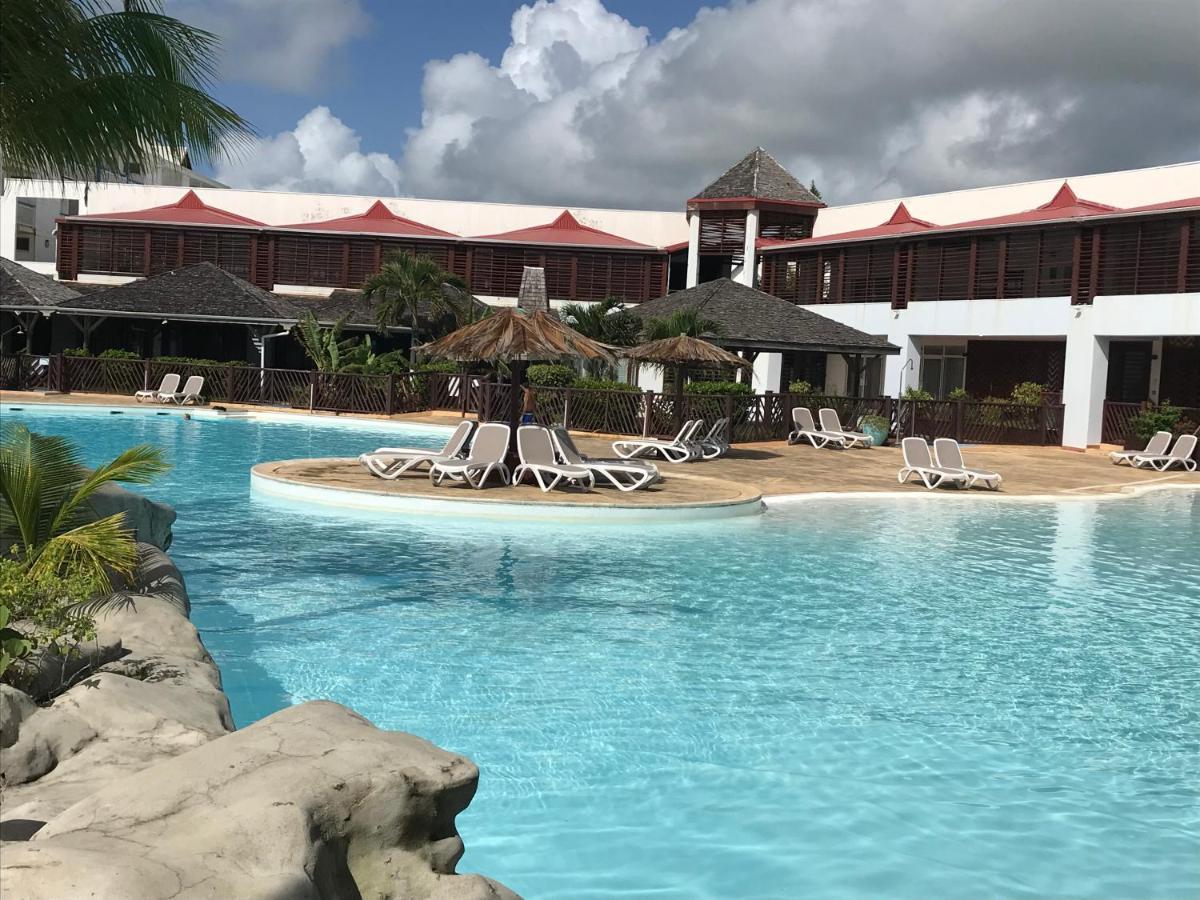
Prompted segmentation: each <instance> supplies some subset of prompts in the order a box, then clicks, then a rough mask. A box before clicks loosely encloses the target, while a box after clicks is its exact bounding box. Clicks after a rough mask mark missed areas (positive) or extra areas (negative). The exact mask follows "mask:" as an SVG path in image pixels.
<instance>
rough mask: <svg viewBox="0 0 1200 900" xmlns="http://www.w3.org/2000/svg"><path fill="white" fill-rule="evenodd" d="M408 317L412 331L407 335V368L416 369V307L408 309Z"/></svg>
mask: <svg viewBox="0 0 1200 900" xmlns="http://www.w3.org/2000/svg"><path fill="white" fill-rule="evenodd" d="M408 317H409V320H410V321H411V322H412V330H411V331H410V333H409V335H408V367H409V368H410V369H415V368H416V367H417V307H416V305H415V304H414V305H413V306H410V307H409V308H408Z"/></svg>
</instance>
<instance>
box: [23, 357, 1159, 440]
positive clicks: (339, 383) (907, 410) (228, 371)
mask: <svg viewBox="0 0 1200 900" xmlns="http://www.w3.org/2000/svg"><path fill="white" fill-rule="evenodd" d="M168 372H174V373H177V374H178V375H179V376H180V379H181V383H182V382H183V381H186V379H187V378H188V377H189V376H191V375H202V376H203V377H204V390H203V394H204V397H205V399H206V400H208V401H209V402H215V403H243V404H250V405H258V406H282V407H291V408H294V409H309V410H328V411H334V412H346V413H376V414H380V415H392V414H394V413H404V412H419V411H422V410H427V409H440V410H453V411H455V412H458V413H460V414H461V415H463V416H474V417H477V418H479V419H481V420H483V421H507V419H508V417H509V409H510V406H509V404H510V402H511V397H512V388H511V386H509V385H507V384H500V383H496V382H495V381H493V380H491V379H489V378H485V377H481V376H478V375H453V374H445V373H440V372H408V373H401V374H395V375H362V374H331V373H321V372H313V371H304V370H299V369H269V368H265V369H264V368H255V367H251V366H240V365H221V366H205V365H189V364H180V363H168V362H162V361H159V360H153V359H102V358H98V357H73V356H62V355H56V356H50V357H45V356H42V357H38V356H25V355H20V356H3V357H0V386H3V387H7V388H10V389H16V390H42V391H60V392H63V393H66V392H70V391H78V392H91V393H104V394H121V395H126V396H129V395H132V394H133V393H134V392H135V391H139V390H150V389H153V388H156V387H158V385H159V383H160V382H161V381H162V377H163V376H164V375H166V374H167V373H168ZM534 396H535V398H536V413H535V418H536V420H537V421H538V422H540V423H541V424H544V425H551V424H556V425H557V424H562V425H566V426H567V427H568V428H571V429H573V430H576V431H592V432H597V433H604V434H618V435H643V436H655V437H663V436H669V435H673V434H675V432H676V431H678V429H679V426H680V424H681V423H682V422H683V421H685V420H687V419H704V420H705V421H706V422H713V421H715V420H717V419H719V418H728V419H729V420H730V422H731V425H732V435H731V436H732V440H733V441H734V442H735V443H745V442H752V441H774V440H783V439H784V438H786V437H787V435H788V433H789V432H790V431H791V430H792V427H793V426H792V410H793V409H794V408H796V407H799V406H805V407H808V408H809V409H811V410H812V411H813V414H814V417H815V416H816V413H817V410H819V409H820V408H822V407H831V408H833V409H835V410H836V411H837V413H838V416H839V418H840V419H841V421H842V424H843V426H844V427H845V428H857V427H858V422H859V419H861V418H862V417H863V416H866V415H875V416H881V417H882V418H884V419H886V420H887V421H888V422H889V423H890V425H891V429H892V433H893V434H895V435H898V436H907V435H918V436H922V437H925V438H929V439H932V438H935V437H953V438H957V439H958V440H959V441H962V442H964V443H968V442H969V443H1003V444H1057V443H1060V442H1061V440H1062V416H1063V407H1062V404H1057V403H1047V404H1042V405H1039V406H1022V405H1018V404H1012V403H994V402H974V401H961V400H931V401H911V400H899V401H898V400H895V399H893V398H891V397H866V398H863V397H826V396H814V395H810V394H788V393H783V394H775V393H766V394H754V395H740V394H734V395H721V396H714V395H708V394H684V395H683V396H682V398H676V396H675V395H674V394H662V393H657V392H654V391H644V392H643V391H597V390H588V389H581V388H570V387H567V388H550V387H538V388H535V389H534ZM1134 406H1135V407H1136V406H1137V404H1134ZM1106 422H1107V416H1106Z"/></svg>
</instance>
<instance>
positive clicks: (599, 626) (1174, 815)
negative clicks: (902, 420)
mask: <svg viewBox="0 0 1200 900" xmlns="http://www.w3.org/2000/svg"><path fill="white" fill-rule="evenodd" d="M14 416H19V417H21V418H23V419H24V420H26V421H27V422H28V423H29V424H30V426H31V427H34V428H35V429H37V430H42V431H46V432H52V433H57V434H64V435H67V436H69V437H73V438H75V439H76V440H78V441H79V442H81V443H82V444H83V445H84V446H85V448H86V451H85V452H86V456H87V457H88V458H89V459H90V460H92V461H98V460H100V459H103V458H107V457H110V456H112V455H113V454H115V453H116V452H117V451H118V450H120V449H122V448H124V447H125V446H128V445H129V444H132V443H135V442H140V441H153V442H155V443H159V444H162V445H164V446H166V447H167V448H168V451H169V453H170V456H171V458H172V460H173V462H174V463H175V464H176V468H175V470H174V471H173V472H172V473H171V474H170V475H169V476H168V477H167V478H165V479H164V480H163V481H161V482H160V483H158V484H156V485H154V486H152V487H150V488H148V489H146V493H148V494H150V495H151V496H154V497H158V498H162V499H164V500H167V501H169V502H171V503H173V504H174V505H175V506H176V508H177V510H178V512H179V521H178V522H177V524H176V530H175V534H176V538H175V545H174V546H173V547H172V549H171V553H172V556H173V557H174V558H175V559H176V561H177V562H178V563H179V565H180V567H181V568H182V569H183V571H184V573H185V575H186V577H187V581H188V587H189V590H190V591H191V594H192V600H193V604H194V612H193V617H194V619H195V621H196V624H197V625H198V626H199V628H200V629H201V632H202V633H203V635H204V639H205V642H206V643H207V645H208V647H209V649H210V650H211V652H212V653H213V655H214V657H215V658H216V659H217V661H218V663H219V664H220V666H221V670H222V673H223V676H224V679H225V688H226V690H227V692H228V693H229V697H230V700H231V702H232V704H233V708H234V714H235V716H236V718H237V720H238V722H239V724H246V723H248V722H250V721H252V720H254V719H256V718H258V717H260V716H263V715H265V714H267V713H269V712H271V711H273V710H275V709H278V708H280V707H281V706H283V705H285V704H287V703H289V702H292V701H298V700H306V699H311V698H316V697H329V698H332V699H334V700H337V701H339V702H342V703H346V704H348V705H350V706H353V707H354V708H355V709H357V710H359V711H360V712H362V713H363V714H365V715H367V716H368V717H370V718H371V719H372V720H373V721H375V722H376V723H377V724H379V725H381V726H384V727H389V728H398V729H403V730H406V731H412V732H415V733H417V734H420V735H422V736H424V737H427V738H429V739H430V740H432V741H434V742H436V743H438V744H440V745H441V746H443V747H446V748H448V749H451V750H455V751H458V752H462V753H464V754H466V755H468V756H470V757H471V758H472V759H473V760H474V761H475V762H476V763H478V764H479V766H480V769H481V770H482V778H481V783H480V790H479V794H478V796H477V797H476V799H475V801H474V802H473V803H472V805H471V807H470V808H469V809H468V810H467V811H466V813H464V814H463V815H462V816H461V817H460V819H459V825H460V830H461V832H462V834H463V838H464V840H465V842H466V846H467V853H466V856H465V857H464V859H463V862H462V864H461V865H460V867H459V868H460V870H462V871H479V872H484V873H486V874H488V875H490V876H492V877H495V878H497V879H499V880H500V881H502V882H504V883H506V884H508V885H510V886H511V887H513V888H514V889H516V890H518V891H520V892H522V893H524V894H526V895H527V896H530V897H571V898H576V897H616V896H642V895H651V894H653V895H655V896H657V897H680V898H682V897H798V896H814V897H816V896H819V897H877V896H888V897H914V898H915V897H931V896H937V897H975V896H1004V897H1025V896H1030V897H1033V896H1038V897H1041V896H1069V897H1194V896H1196V895H1197V893H1200V553H1197V551H1196V548H1197V547H1198V546H1200V494H1197V493H1194V492H1193V493H1178V492H1172V493H1159V494H1155V495H1151V496H1148V497H1145V498H1141V499H1136V500H1121V501H1109V502H1095V501H1078V502H1072V503H1061V504H1040V503H1012V502H1009V503H1004V502H1002V501H995V500H991V499H989V498H986V497H979V498H978V502H972V503H971V504H970V505H969V506H968V505H967V504H962V503H955V504H953V505H951V504H944V503H939V502H937V499H936V498H924V499H923V500H922V501H914V502H896V501H891V502H889V501H864V500H843V501H814V502H809V503H804V504H800V505H796V506H792V507H787V508H782V509H776V510H771V511H768V513H767V514H766V515H764V516H761V517H756V518H749V519H741V520H730V521H726V522H719V523H710V524H703V523H698V524H694V525H672V526H664V525H654V526H652V527H643V528H638V527H632V526H629V525H622V526H616V527H608V528H588V527H583V526H578V527H570V528H564V527H562V526H561V525H559V526H547V525H540V526H539V525H535V524H523V523H512V522H505V523H495V524H490V523H482V522H480V521H478V520H473V521H467V520H463V521H459V522H456V521H453V520H426V521H419V520H412V521H386V520H384V521H381V520H379V519H372V518H367V517H365V516H364V517H355V516H354V515H352V514H345V515H342V514H338V513H336V512H335V511H333V510H331V509H321V510H320V511H319V512H318V513H315V514H314V513H310V512H309V511H307V510H304V509H303V508H298V507H289V506H284V505H276V504H275V503H272V502H263V501H259V500H257V499H256V500H253V501H252V500H251V499H250V497H249V468H250V466H251V464H253V463H255V462H258V461H262V460H269V459H281V458H289V457H306V456H336V455H351V454H354V453H357V452H359V451H361V450H362V449H363V448H364V447H367V448H370V447H373V446H376V445H378V444H382V443H386V444H396V443H409V442H413V443H423V444H429V445H438V444H439V443H440V440H441V439H440V436H439V435H438V434H437V433H435V432H429V431H426V432H422V433H415V432H414V433H413V434H411V435H407V436H400V435H397V434H396V432H395V431H387V432H378V431H372V430H371V429H370V428H369V427H368V428H367V429H365V430H353V431H352V430H341V429H338V428H335V427H327V426H324V425H322V426H320V427H318V426H313V425H303V424H287V425H284V424H263V423H254V422H245V421H209V420H203V419H199V418H194V419H192V420H191V421H183V420H181V419H180V418H178V417H157V416H133V415H128V414H126V415H121V416H109V415H102V414H96V413H90V412H74V411H72V412H68V413H59V412H47V411H45V410H38V409H34V408H31V407H26V408H25V411H23V412H20V413H13V412H11V410H8V409H6V410H5V416H4V417H5V419H9V418H10V417H14Z"/></svg>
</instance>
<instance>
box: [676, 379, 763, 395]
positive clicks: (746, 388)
mask: <svg viewBox="0 0 1200 900" xmlns="http://www.w3.org/2000/svg"><path fill="white" fill-rule="evenodd" d="M683 392H684V393H685V394H718V395H725V394H747V395H748V394H753V393H754V388H753V387H751V386H750V385H748V384H742V383H741V382H740V381H689V382H688V383H687V384H686V385H685V386H684V388H683Z"/></svg>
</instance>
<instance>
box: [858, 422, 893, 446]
mask: <svg viewBox="0 0 1200 900" xmlns="http://www.w3.org/2000/svg"><path fill="white" fill-rule="evenodd" d="M858 427H859V428H860V429H862V433H863V434H865V435H866V436H867V437H869V438H870V439H871V445H872V446H873V447H882V446H883V444H884V441H886V440H887V439H888V434H889V433H890V432H891V430H892V423H891V422H889V421H888V420H887V419H885V418H884V417H883V416H863V417H862V418H861V419H859V420H858Z"/></svg>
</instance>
